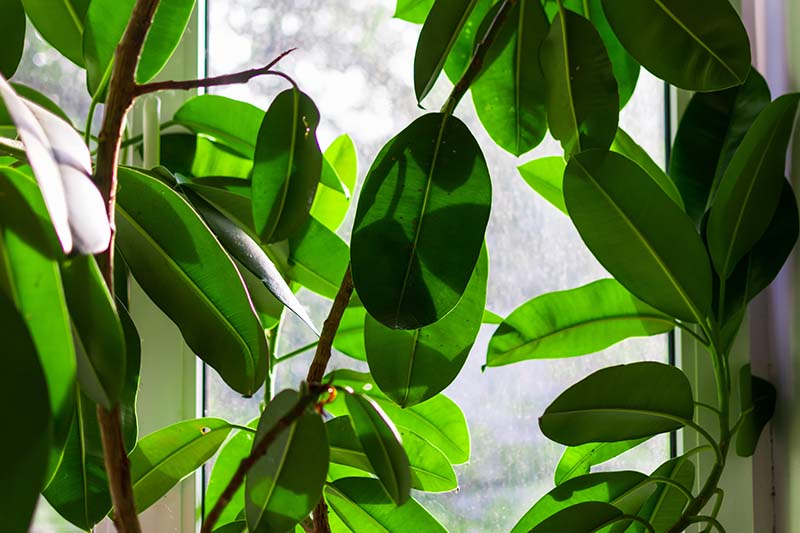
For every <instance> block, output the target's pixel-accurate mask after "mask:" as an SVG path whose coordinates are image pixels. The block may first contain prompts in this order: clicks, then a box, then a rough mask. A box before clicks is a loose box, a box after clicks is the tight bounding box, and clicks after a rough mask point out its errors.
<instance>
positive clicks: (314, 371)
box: [306, 264, 353, 383]
mask: <svg viewBox="0 0 800 533" xmlns="http://www.w3.org/2000/svg"><path fill="white" fill-rule="evenodd" d="M352 294H353V275H352V272H351V269H350V265H349V264H348V265H347V270H346V271H345V273H344V278H343V279H342V284H341V285H340V286H339V291H338V292H337V293H336V298H334V300H333V305H332V306H331V310H330V312H329V313H328V318H326V319H325V323H324V324H323V325H322V333H320V335H319V344H317V351H316V352H315V353H314V360H313V361H311V366H310V367H309V369H308V376H307V377H306V381H308V382H309V383H319V382H321V381H322V377H323V376H324V375H325V369H326V368H327V366H328V361H329V360H330V358H331V348H332V347H333V338H334V337H335V336H336V331H337V330H338V329H339V323H340V322H341V321H342V315H343V314H344V311H345V309H347V304H348V303H349V302H350V296H351V295H352Z"/></svg>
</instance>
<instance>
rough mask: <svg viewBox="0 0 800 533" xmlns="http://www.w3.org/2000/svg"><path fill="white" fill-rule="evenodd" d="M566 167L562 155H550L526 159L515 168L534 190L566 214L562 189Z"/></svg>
mask: <svg viewBox="0 0 800 533" xmlns="http://www.w3.org/2000/svg"><path fill="white" fill-rule="evenodd" d="M566 168H567V163H566V162H565V161H564V158H563V157H561V156H552V157H542V158H539V159H534V160H533V161H528V162H527V163H525V164H523V165H520V166H519V167H517V170H519V173H520V175H521V176H522V179H524V180H525V182H526V183H527V184H528V185H530V186H531V188H532V189H533V190H534V191H536V192H538V193H539V194H540V195H541V196H542V198H544V199H545V200H547V201H548V202H550V203H551V204H552V205H553V206H554V207H555V208H556V209H558V210H559V211H561V212H562V213H564V214H565V215H566V214H567V206H566V205H564V192H563V190H562V187H563V184H564V169H566Z"/></svg>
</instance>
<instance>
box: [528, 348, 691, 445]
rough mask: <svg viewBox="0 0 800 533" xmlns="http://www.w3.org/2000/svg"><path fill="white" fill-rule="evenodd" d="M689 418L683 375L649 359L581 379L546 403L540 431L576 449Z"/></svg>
mask: <svg viewBox="0 0 800 533" xmlns="http://www.w3.org/2000/svg"><path fill="white" fill-rule="evenodd" d="M653 383H658V387H654V386H653ZM693 414H694V399H693V397H692V388H691V385H689V380H688V379H686V376H685V375H684V374H683V372H681V371H680V370H679V369H677V368H675V367H673V366H669V365H666V364H662V363H654V362H649V361H648V362H642V363H632V364H629V365H618V366H612V367H609V368H604V369H602V370H598V371H597V372H595V373H593V374H591V375H590V376H588V377H587V378H584V379H582V380H581V381H579V382H578V383H576V384H575V385H573V386H571V387H570V388H569V389H567V390H566V391H564V392H563V393H561V395H559V397H558V398H556V399H555V401H553V403H551V404H550V406H549V407H548V408H547V410H545V412H544V414H543V415H542V417H541V418H540V419H539V427H540V428H541V429H542V433H544V434H545V435H546V436H547V437H549V438H550V439H552V440H554V441H556V442H560V443H561V444H566V445H568V446H577V445H580V444H586V443H588V442H616V441H621V440H630V439H636V438H640V437H649V436H651V435H656V434H658V433H665V432H667V431H674V430H677V429H680V428H682V427H683V426H684V425H685V424H686V421H687V420H688V421H690V420H691V419H692V415H693Z"/></svg>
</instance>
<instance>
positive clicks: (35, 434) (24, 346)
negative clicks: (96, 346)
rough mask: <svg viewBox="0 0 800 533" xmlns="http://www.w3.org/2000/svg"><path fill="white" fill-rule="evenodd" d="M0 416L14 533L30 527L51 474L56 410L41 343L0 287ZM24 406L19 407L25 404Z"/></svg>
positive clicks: (5, 494) (2, 503) (5, 505)
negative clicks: (40, 354)
mask: <svg viewBox="0 0 800 533" xmlns="http://www.w3.org/2000/svg"><path fill="white" fill-rule="evenodd" d="M0 338H2V339H3V371H2V372H0V416H2V419H3V423H4V424H5V426H6V428H9V430H11V431H12V432H13V437H12V435H11V433H7V432H6V433H4V435H5V436H6V438H3V439H0V458H2V465H0V516H2V517H3V528H4V530H5V531H9V532H11V533H17V532H20V533H21V532H23V531H28V528H29V525H30V521H31V519H32V515H33V511H34V508H35V507H36V502H37V500H38V498H39V491H40V490H41V488H42V485H43V483H44V482H45V481H46V480H45V475H46V474H47V459H48V454H49V453H50V432H51V413H50V401H49V399H48V396H47V381H46V379H45V375H44V373H43V372H42V366H41V365H40V364H39V358H38V357H36V346H35V344H34V343H33V340H32V339H31V336H30V334H29V333H28V328H27V327H26V325H25V322H24V321H23V320H22V317H21V316H20V314H19V313H18V312H17V310H16V309H15V308H14V304H13V303H12V302H11V300H9V299H8V298H7V297H6V296H5V294H3V293H2V291H0ZM21 401H22V402H24V406H23V407H24V408H20V402H21Z"/></svg>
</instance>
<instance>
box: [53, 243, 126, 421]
mask: <svg viewBox="0 0 800 533" xmlns="http://www.w3.org/2000/svg"><path fill="white" fill-rule="evenodd" d="M61 274H62V276H63V279H64V292H65V293H66V297H67V304H68V306H69V312H70V315H71V317H72V321H73V323H74V325H75V332H76V334H77V335H76V337H75V342H76V344H77V352H78V360H77V361H78V381H79V382H80V384H81V388H82V389H83V391H84V392H85V393H86V395H87V396H89V397H90V398H91V399H92V400H93V401H94V402H96V403H98V404H100V405H102V406H103V407H105V408H106V409H111V407H113V406H114V405H116V403H117V401H118V400H119V398H120V396H121V394H122V387H123V384H124V382H125V368H126V366H125V351H126V346H125V335H124V333H123V331H122V324H121V323H120V318H119V314H118V313H117V307H116V305H115V303H114V300H113V299H112V296H111V293H110V292H109V291H108V287H106V284H105V281H104V280H103V274H102V273H101V272H100V268H99V267H98V266H97V262H96V261H95V259H94V257H92V256H79V257H75V258H73V259H70V260H68V261H66V262H65V263H63V265H62V267H61Z"/></svg>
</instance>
